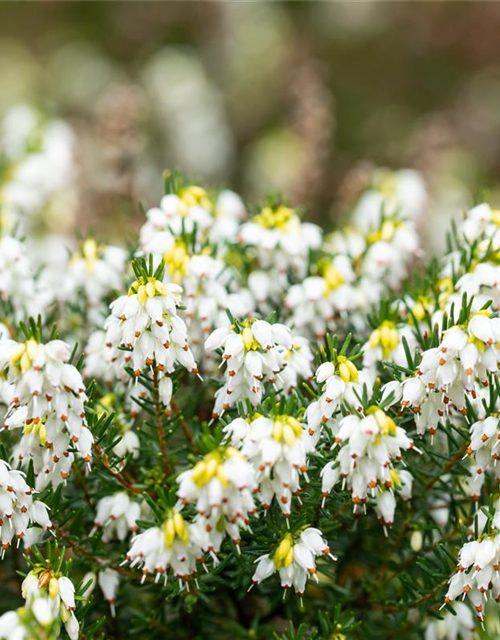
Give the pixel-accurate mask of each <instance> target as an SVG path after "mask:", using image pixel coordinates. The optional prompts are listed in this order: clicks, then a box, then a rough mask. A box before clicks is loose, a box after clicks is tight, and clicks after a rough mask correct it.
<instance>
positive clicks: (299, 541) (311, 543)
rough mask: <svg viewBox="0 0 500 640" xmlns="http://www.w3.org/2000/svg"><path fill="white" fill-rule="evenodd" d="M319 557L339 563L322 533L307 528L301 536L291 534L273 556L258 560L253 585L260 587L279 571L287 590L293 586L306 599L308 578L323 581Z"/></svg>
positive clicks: (269, 555) (282, 584)
mask: <svg viewBox="0 0 500 640" xmlns="http://www.w3.org/2000/svg"><path fill="white" fill-rule="evenodd" d="M318 556H319V557H321V556H328V557H330V558H331V559H332V560H336V558H335V556H333V555H332V554H331V552H330V547H329V546H328V544H327V543H326V542H325V540H324V539H323V536H322V535H321V531H319V530H318V529H314V528H312V527H307V528H306V529H304V530H303V531H302V532H301V533H300V534H299V535H297V536H294V535H292V534H291V533H287V534H286V535H285V536H284V537H283V538H282V540H281V541H280V543H279V544H278V546H277V548H276V550H275V551H274V553H273V554H267V555H264V556H261V557H260V558H258V559H257V561H256V562H257V568H256V569H255V573H254V574H253V578H252V582H253V584H259V583H260V582H262V581H263V580H265V579H266V578H269V576H272V575H273V573H276V571H277V572H278V573H279V576H280V580H281V586H282V587H283V588H284V589H289V588H290V587H293V588H294V589H295V591H296V593H298V594H299V595H300V596H303V595H304V592H305V589H306V583H307V579H308V578H310V577H312V578H314V579H315V580H316V581H317V582H319V580H318V569H317V567H316V558H317V557H318Z"/></svg>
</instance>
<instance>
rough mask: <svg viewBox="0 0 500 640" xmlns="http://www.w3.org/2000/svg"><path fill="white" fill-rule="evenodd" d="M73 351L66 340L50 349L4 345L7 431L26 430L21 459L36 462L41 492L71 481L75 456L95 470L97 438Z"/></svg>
mask: <svg viewBox="0 0 500 640" xmlns="http://www.w3.org/2000/svg"><path fill="white" fill-rule="evenodd" d="M70 355H71V354H70V349H69V346H68V345H67V344H66V343H65V342H63V341H61V340H51V341H50V342H47V343H45V344H43V343H40V342H39V341H37V339H36V338H35V337H31V338H29V339H28V340H26V342H16V341H14V340H9V339H6V340H3V341H1V342H0V368H1V369H2V370H3V369H6V370H7V379H8V382H9V388H8V395H9V406H8V410H7V414H6V416H5V418H4V423H3V426H4V429H6V430H9V431H11V430H14V429H22V436H21V439H20V441H19V443H18V445H17V447H16V457H17V458H18V459H19V460H21V461H23V463H24V464H25V465H26V466H27V465H28V464H29V463H30V462H33V467H34V472H35V476H36V488H37V489H43V488H44V487H46V486H47V485H49V484H52V485H53V486H57V485H58V484H59V483H60V482H62V481H64V480H66V479H67V478H68V477H69V474H70V470H71V465H72V463H73V460H74V453H73V450H76V451H77V452H78V454H79V455H80V456H81V457H82V458H83V459H84V460H85V462H86V463H87V464H88V465H90V461H91V458H92V451H91V449H92V443H93V436H92V433H91V432H90V430H89V429H88V428H87V426H86V420H85V410H84V404H85V401H86V399H87V396H86V393H85V384H84V382H83V379H82V376H81V374H80V372H79V371H78V369H77V368H76V367H75V366H74V365H72V364H70V363H69V362H68V361H69V358H70Z"/></svg>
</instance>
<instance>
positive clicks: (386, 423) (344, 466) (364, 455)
mask: <svg viewBox="0 0 500 640" xmlns="http://www.w3.org/2000/svg"><path fill="white" fill-rule="evenodd" d="M335 443H336V444H338V445H340V447H341V448H340V451H339V453H338V455H337V457H336V459H334V460H332V461H330V462H329V463H327V465H326V466H325V467H324V468H323V470H322V472H321V477H322V481H323V485H322V491H323V495H324V496H325V497H326V496H327V495H328V494H329V493H330V491H331V490H332V488H333V487H334V486H335V485H336V484H337V483H338V482H339V480H340V479H342V485H343V487H345V486H347V488H348V489H349V490H350V491H351V495H352V502H353V503H354V505H355V508H356V507H357V506H358V505H361V504H365V503H366V502H367V500H368V498H369V497H371V498H372V499H374V500H375V507H376V509H377V512H378V514H379V517H380V519H381V521H382V524H384V525H391V524H392V523H393V519H394V509H395V506H396V501H395V498H394V495H393V491H394V490H399V491H400V492H401V494H402V497H403V498H408V497H409V495H410V494H411V476H410V475H409V474H408V472H403V471H401V472H398V471H397V470H396V469H395V468H394V463H395V462H396V461H398V460H400V459H401V458H402V452H403V451H406V450H408V449H411V448H412V447H413V442H412V441H411V440H410V439H409V438H408V436H407V435H406V432H405V430H404V429H403V428H402V427H398V426H396V424H395V423H394V421H393V420H392V418H390V417H389V416H388V415H387V414H386V413H385V412H384V411H383V410H382V409H380V408H379V407H370V408H369V409H368V411H367V412H366V415H361V416H360V415H355V414H353V415H348V416H346V417H345V418H343V419H342V420H340V423H339V429H338V431H337V434H336V437H335Z"/></svg>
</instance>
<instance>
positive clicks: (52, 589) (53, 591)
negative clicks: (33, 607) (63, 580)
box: [49, 577, 59, 598]
mask: <svg viewBox="0 0 500 640" xmlns="http://www.w3.org/2000/svg"><path fill="white" fill-rule="evenodd" d="M49 594H50V597H51V598H56V597H57V596H58V594H59V582H58V580H57V578H54V577H52V578H51V579H50V580H49Z"/></svg>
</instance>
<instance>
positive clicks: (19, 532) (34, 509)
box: [0, 459, 52, 557]
mask: <svg viewBox="0 0 500 640" xmlns="http://www.w3.org/2000/svg"><path fill="white" fill-rule="evenodd" d="M34 493H35V492H34V491H33V489H32V488H31V487H30V486H29V485H28V484H27V482H26V480H25V478H24V474H23V473H22V472H21V471H17V470H14V469H11V468H10V466H9V465H8V464H7V463H6V462H4V461H3V460H1V459H0V543H1V548H2V552H1V553H2V557H3V555H4V553H5V550H6V549H8V547H9V546H10V544H11V542H12V540H13V539H14V538H15V539H17V543H18V544H19V540H22V539H23V538H24V537H25V536H29V537H30V538H31V537H32V536H33V535H35V534H34V532H37V531H40V529H36V528H34V527H32V525H34V524H38V525H39V526H40V527H41V528H42V530H47V529H50V528H51V527H52V523H51V521H50V518H49V515H48V507H47V506H46V505H45V504H44V503H43V502H40V501H39V500H36V499H35V498H34Z"/></svg>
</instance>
